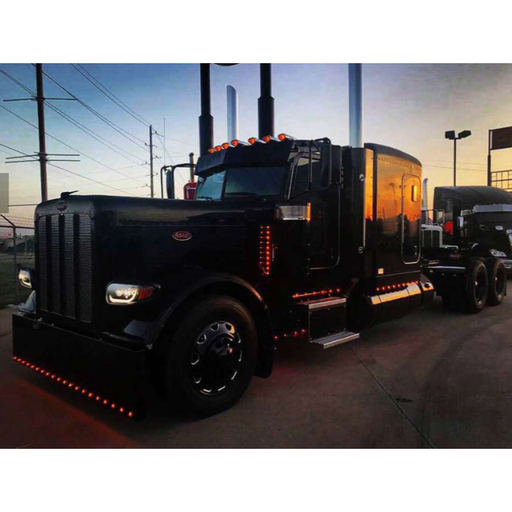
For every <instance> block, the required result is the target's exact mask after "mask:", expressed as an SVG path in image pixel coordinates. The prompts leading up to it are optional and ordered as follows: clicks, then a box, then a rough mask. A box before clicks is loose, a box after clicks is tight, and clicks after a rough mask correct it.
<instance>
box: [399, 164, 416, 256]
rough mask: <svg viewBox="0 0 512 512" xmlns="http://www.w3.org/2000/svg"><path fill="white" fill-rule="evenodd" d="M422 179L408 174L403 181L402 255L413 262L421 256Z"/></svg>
mask: <svg viewBox="0 0 512 512" xmlns="http://www.w3.org/2000/svg"><path fill="white" fill-rule="evenodd" d="M419 188H420V181H419V178H418V177H417V176H414V175H412V174H406V175H404V177H403V181H402V207H403V210H402V236H403V238H402V257H403V260H404V262H406V263H413V262H416V261H417V260H418V258H419V245H420V244H419V238H420V220H421V206H420V203H419V201H418V199H419Z"/></svg>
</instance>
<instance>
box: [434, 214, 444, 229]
mask: <svg viewBox="0 0 512 512" xmlns="http://www.w3.org/2000/svg"><path fill="white" fill-rule="evenodd" d="M434 224H438V225H440V226H441V225H443V224H444V211H443V210H434Z"/></svg>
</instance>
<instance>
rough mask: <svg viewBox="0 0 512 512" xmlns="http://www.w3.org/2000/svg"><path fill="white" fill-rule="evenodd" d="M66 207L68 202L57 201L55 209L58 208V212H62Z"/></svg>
mask: <svg viewBox="0 0 512 512" xmlns="http://www.w3.org/2000/svg"><path fill="white" fill-rule="evenodd" d="M67 207H68V203H66V201H59V202H58V203H57V210H59V212H63V211H64V210H65V209H66V208H67Z"/></svg>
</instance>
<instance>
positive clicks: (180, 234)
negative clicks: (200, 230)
mask: <svg viewBox="0 0 512 512" xmlns="http://www.w3.org/2000/svg"><path fill="white" fill-rule="evenodd" d="M172 237H173V238H174V240H177V241H178V242H186V241H187V240H190V239H191V238H192V233H189V232H188V231H176V232H175V233H173V234H172Z"/></svg>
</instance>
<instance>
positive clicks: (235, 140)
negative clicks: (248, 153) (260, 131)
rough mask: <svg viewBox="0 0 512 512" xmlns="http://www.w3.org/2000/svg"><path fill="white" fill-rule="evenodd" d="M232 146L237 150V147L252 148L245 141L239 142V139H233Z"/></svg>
mask: <svg viewBox="0 0 512 512" xmlns="http://www.w3.org/2000/svg"><path fill="white" fill-rule="evenodd" d="M231 145H232V146H233V147H234V148H236V147H237V146H250V144H247V142H245V141H244V140H239V139H233V140H232V141H231Z"/></svg>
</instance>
